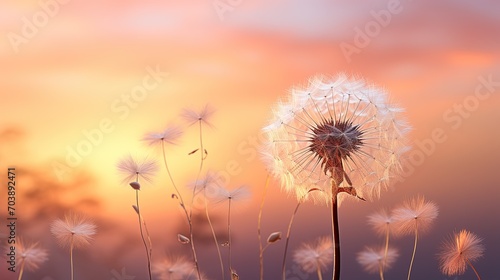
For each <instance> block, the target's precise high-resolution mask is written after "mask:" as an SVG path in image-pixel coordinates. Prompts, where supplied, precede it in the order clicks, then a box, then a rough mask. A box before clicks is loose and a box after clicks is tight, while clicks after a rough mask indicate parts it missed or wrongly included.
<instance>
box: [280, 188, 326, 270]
mask: <svg viewBox="0 0 500 280" xmlns="http://www.w3.org/2000/svg"><path fill="white" fill-rule="evenodd" d="M312 191H320V189H318V188H312V189H309V190H308V191H307V193H306V194H304V195H303V196H302V197H301V198H300V199H299V202H297V206H295V210H294V211H293V214H292V217H290V222H289V223H288V230H287V231H286V241H285V252H284V253H283V263H282V264H281V274H282V279H283V280H286V279H285V277H286V273H285V272H286V271H285V269H286V253H287V252H288V243H289V241H290V234H291V232H292V224H293V220H294V219H295V215H296V214H297V211H298V210H299V206H300V205H301V204H302V202H303V201H304V200H305V198H306V197H307V195H308V194H309V193H310V192H312Z"/></svg>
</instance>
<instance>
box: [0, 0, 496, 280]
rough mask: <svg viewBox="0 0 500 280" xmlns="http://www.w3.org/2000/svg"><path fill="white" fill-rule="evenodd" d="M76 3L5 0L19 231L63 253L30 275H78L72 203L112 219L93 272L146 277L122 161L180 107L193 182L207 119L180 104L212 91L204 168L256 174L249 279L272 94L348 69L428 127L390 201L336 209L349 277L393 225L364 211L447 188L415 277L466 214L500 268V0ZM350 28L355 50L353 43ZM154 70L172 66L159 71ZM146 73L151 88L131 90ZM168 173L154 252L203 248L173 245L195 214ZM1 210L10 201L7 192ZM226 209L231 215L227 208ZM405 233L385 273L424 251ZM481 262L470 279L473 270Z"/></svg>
mask: <svg viewBox="0 0 500 280" xmlns="http://www.w3.org/2000/svg"><path fill="white" fill-rule="evenodd" d="M61 2H63V1H61ZM67 2H68V3H66V4H58V3H59V2H55V0H53V1H50V0H46V1H22V3H20V2H19V1H14V0H7V1H2V4H0V27H1V30H2V38H3V40H0V77H1V78H0V94H1V102H0V112H1V113H0V168H2V169H3V170H6V167H7V166H16V168H17V169H18V170H20V171H19V175H18V181H19V194H18V196H19V198H18V200H19V217H20V219H21V222H20V223H21V226H20V233H19V234H20V235H23V236H26V237H28V238H31V239H36V238H37V237H40V236H41V237H40V239H41V240H43V241H44V242H45V244H46V247H47V248H51V259H50V260H49V262H48V263H47V264H45V265H44V266H43V267H42V269H41V270H40V271H41V272H39V273H40V274H36V273H31V274H30V273H28V274H27V275H26V279H38V278H36V277H34V275H39V276H41V277H44V276H49V277H53V279H62V278H64V277H66V275H67V273H68V269H67V266H64V267H58V266H57V265H56V263H55V262H56V261H58V262H63V263H64V262H66V259H65V252H64V251H63V250H60V249H57V247H56V246H55V242H54V240H53V239H52V237H51V236H50V235H49V234H48V231H47V226H48V224H49V223H50V221H52V220H53V219H55V218H56V217H59V216H61V215H63V212H64V211H65V210H69V209H72V210H79V211H83V212H87V213H88V214H89V215H90V216H93V217H95V219H96V220H97V221H98V223H99V226H100V234H99V235H98V237H97V238H96V241H95V242H96V246H94V247H92V248H91V249H89V250H88V251H89V253H88V254H87V253H82V258H84V257H85V259H86V260H87V264H86V265H87V266H88V267H97V268H96V270H95V273H97V274H98V275H97V276H96V275H93V276H91V275H90V274H84V273H85V272H83V271H81V272H80V273H82V274H81V277H80V278H85V277H93V279H110V278H111V277H112V274H111V272H110V271H111V270H112V269H116V270H120V269H121V268H122V267H127V268H128V270H127V271H130V274H131V275H136V276H137V278H136V279H143V278H145V277H146V274H144V272H145V270H144V258H142V257H143V254H144V252H143V250H142V248H141V247H140V244H141V243H140V239H139V235H138V228H137V225H136V220H135V218H136V217H135V216H134V212H133V211H132V209H131V207H130V205H131V204H133V203H134V198H135V197H134V192H133V191H132V190H131V189H130V188H129V187H128V186H127V185H126V184H124V183H122V180H121V178H120V176H119V174H117V172H116V163H117V161H118V160H120V159H121V158H123V157H124V156H125V155H127V154H129V153H131V154H134V155H136V154H138V155H144V154H151V155H153V154H154V152H153V151H152V150H151V149H148V148H147V147H145V146H144V143H141V141H139V140H140V139H141V137H142V136H143V135H144V134H145V133H146V132H150V131H155V130H161V129H163V128H164V127H165V126H167V125H169V124H175V123H176V124H180V125H183V126H184V127H185V130H186V133H185V135H184V136H183V137H182V139H181V140H180V143H179V144H178V145H177V146H172V147H169V148H168V153H169V160H170V161H171V164H172V172H173V174H174V176H175V178H176V180H178V184H179V185H185V184H187V183H188V182H190V181H192V180H194V179H195V177H196V172H197V169H198V164H199V161H198V159H199V158H198V157H197V156H187V153H188V152H189V151H191V150H193V149H195V148H196V147H197V145H198V142H197V139H198V138H197V137H198V134H197V130H196V127H194V126H192V127H186V126H185V123H184V122H183V121H182V120H181V119H180V118H179V114H180V112H181V111H182V109H183V108H192V109H196V110H197V109H198V108H200V107H202V106H204V104H207V103H209V104H211V106H213V107H214V108H216V113H215V115H214V117H213V119H212V123H213V124H214V126H215V127H214V128H207V129H205V130H204V141H205V146H206V148H207V150H208V152H209V156H208V158H207V160H206V162H205V170H209V169H210V170H214V171H217V170H222V171H224V170H226V171H227V169H228V164H229V165H233V164H237V165H238V168H236V169H237V170H236V171H235V172H234V173H235V175H234V176H230V182H229V184H230V185H231V186H238V185H240V184H248V185H249V186H251V187H252V198H251V200H250V201H249V202H246V203H242V205H240V206H237V209H236V212H235V213H234V232H235V236H236V237H235V244H234V246H235V247H234V251H235V257H234V259H235V260H234V263H235V266H236V268H237V269H238V270H239V271H240V274H241V276H242V279H255V278H256V277H257V272H258V252H257V251H256V249H255V246H256V244H257V243H256V235H255V232H256V228H255V225H256V217H257V211H258V205H259V202H260V199H261V196H262V191H263V184H264V182H265V179H266V173H265V166H264V165H263V163H262V162H261V161H260V160H259V158H258V156H255V155H256V153H257V151H258V150H257V148H256V147H255V145H254V144H257V145H258V144H260V140H258V139H259V138H258V137H259V136H260V134H259V131H260V129H261V127H262V126H263V125H264V124H265V123H266V121H267V120H268V119H269V118H270V116H271V107H272V105H273V104H274V103H275V102H277V101H278V100H279V99H280V98H283V97H285V95H286V94H287V91H288V89H289V88H291V87H292V86H294V85H303V84H305V83H306V82H307V80H308V78H309V77H310V76H312V75H315V74H321V73H323V74H335V73H337V72H341V71H342V72H347V73H349V74H354V75H359V76H363V77H365V78H366V79H368V80H369V81H370V82H373V83H375V84H377V85H379V86H382V87H384V88H386V89H387V90H388V91H389V92H390V93H391V98H392V100H393V101H394V102H396V103H398V104H399V105H400V106H402V107H405V108H406V110H407V113H406V115H407V117H408V120H409V122H410V123H411V124H412V126H413V127H414V130H413V131H412V133H411V134H410V138H411V139H410V140H411V141H412V142H413V143H414V150H413V152H411V153H410V155H413V156H414V161H413V162H412V159H411V157H410V159H409V160H408V161H407V167H408V168H407V170H410V171H408V174H407V176H406V179H405V180H404V182H399V183H397V184H396V185H395V188H394V189H393V190H391V191H389V192H386V193H383V194H382V197H381V199H380V200H379V201H375V202H369V203H345V204H343V205H342V208H341V209H340V219H341V234H342V237H343V239H342V240H341V242H343V243H344V244H345V245H343V247H342V250H343V252H345V253H343V254H344V255H343V267H342V269H343V271H342V274H343V275H344V277H346V278H347V279H359V278H360V277H368V274H366V273H364V272H362V271H361V270H360V266H359V264H357V263H356V260H355V255H356V253H357V252H358V251H360V250H362V249H363V247H364V246H365V245H371V244H376V243H377V242H378V241H379V240H378V238H377V237H375V236H374V235H372V234H371V233H370V230H369V227H368V225H366V215H368V214H369V213H371V212H373V211H375V210H377V209H379V208H381V207H386V208H391V207H393V206H395V205H397V204H398V203H400V202H402V201H403V200H404V199H406V198H408V197H412V196H414V195H417V194H421V195H424V196H426V197H427V198H428V199H430V200H433V201H435V202H436V203H437V204H438V206H439V208H440V216H439V217H438V222H437V223H436V225H435V227H434V228H433V231H432V232H431V234H428V235H427V236H424V237H423V239H422V245H421V246H422V247H420V248H419V252H418V253H419V254H420V255H417V259H416V263H415V267H414V277H415V279H424V278H433V279H435V278H437V277H444V276H441V274H440V273H439V271H438V268H437V265H436V260H435V253H436V252H435V248H436V247H437V246H438V245H439V243H440V242H441V241H442V239H443V238H444V237H446V236H448V234H451V232H453V231H454V230H460V229H462V228H467V229H469V230H471V231H473V232H475V233H476V234H478V235H479V236H481V237H483V238H484V239H485V243H486V244H487V250H486V254H485V257H484V258H483V259H481V260H480V261H479V262H478V263H477V268H478V270H479V271H480V272H482V273H483V276H484V278H485V279H499V278H500V274H499V273H498V272H497V270H496V269H495V267H494V264H495V262H496V260H498V258H500V255H499V253H498V252H500V247H499V243H498V242H497V240H498V236H499V234H500V226H499V225H498V222H496V221H495V220H494V219H495V218H494V216H495V213H496V212H498V206H497V205H498V204H497V201H498V199H499V198H500V192H499V191H498V190H497V187H498V186H499V184H500V180H499V179H498V176H497V174H496V173H497V172H496V170H497V169H498V168H497V167H498V166H499V164H500V146H499V144H498V143H500V132H499V131H498V129H496V126H497V122H498V120H499V119H500V110H499V108H500V96H499V93H500V90H499V87H500V68H499V65H500V53H499V51H498V50H499V49H500V39H499V37H498V34H500V22H499V20H498V16H497V14H498V12H497V11H498V10H499V9H500V5H499V3H497V2H496V1H486V0H484V1H466V0H461V1H439V2H437V3H434V2H425V1H400V2H398V3H399V6H397V8H395V9H396V10H397V11H396V12H393V13H390V12H387V10H388V3H390V2H394V1H370V2H369V3H368V1H354V2H353V1H326V0H323V1H320V0H318V1H298V0H294V1H275V0H273V1H244V0H242V1H240V4H238V5H236V6H235V7H233V8H232V9H230V10H227V11H226V12H224V13H223V14H222V18H221V17H219V15H218V13H217V11H216V10H215V8H214V6H213V3H214V2H215V1H212V0H207V1H196V3H194V2H192V1H188V2H183V3H173V2H172V1H141V2H140V3H139V2H133V1H106V2H104V3H103V2H102V1H78V0H70V1H67ZM221 2H224V1H221ZM228 2H230V1H228ZM233 2H234V3H236V2H238V1H233ZM41 3H52V4H54V3H56V4H55V6H54V5H52V6H50V5H49V6H47V7H49V8H45V9H50V11H51V12H50V13H52V15H50V16H47V22H46V24H45V23H43V22H42V23H40V20H42V21H43V20H44V14H46V13H47V12H46V10H44V7H42V4H41ZM47 11H48V10H47ZM382 11H383V12H382ZM388 13H389V14H390V19H387V18H386V22H384V23H383V25H381V24H377V23H375V21H374V20H375V17H381V16H382V14H383V15H386V16H387V14H388ZM374 15H375V16H374ZM377 15H378V16H377ZM33 20H35V21H36V22H38V24H37V25H35V28H36V29H37V31H33V30H31V31H33V34H32V35H31V34H30V33H29V31H30V30H28V29H29V27H26V26H25V25H26V21H28V22H30V23H33ZM374 24H375V25H376V26H378V29H373V30H372V31H371V32H372V35H370V36H368V37H367V38H365V42H364V43H363V44H362V46H361V45H359V44H358V45H356V43H355V42H356V40H358V41H359V40H361V41H363V39H359V38H357V36H358V35H357V34H358V33H357V32H358V31H357V30H359V29H360V30H365V28H370V27H369V26H370V25H372V26H375V25H374ZM373 28H376V27H373ZM23 30H24V31H25V32H28V33H27V35H26V34H24V35H23ZM27 30H28V31H27ZM20 36H23V38H24V39H22V38H21V39H20ZM28 37H31V38H28ZM19 40H21V41H19ZM366 40H367V41H366ZM358 43H359V42H358ZM342 44H344V45H345V44H350V45H352V46H353V47H356V48H358V51H357V52H355V53H352V54H351V55H350V56H349V57H346V56H345V53H343V51H342V48H341V46H342ZM152 71H157V72H158V71H159V72H162V73H163V74H161V73H160V74H159V75H157V76H155V77H153V78H147V77H148V76H151V74H150V73H151V72H152ZM167 73H168V74H167ZM145 78H146V79H149V80H148V82H149V83H150V84H149V85H152V86H151V90H149V91H147V93H146V94H145V95H144V96H142V97H139V98H135V99H134V98H130V95H131V92H132V91H133V89H134V87H136V86H141V85H142V84H143V82H144V79H145ZM155 78H156V79H155ZM481 79H482V80H483V81H484V80H486V81H488V80H489V81H493V82H490V84H491V85H490V86H489V87H483V88H481V89H479V91H478V92H479V93H480V94H483V95H481V96H479V95H475V91H476V89H477V87H478V86H480V85H481ZM483 84H484V82H483ZM127 96H129V97H127ZM483 96H484V98H483ZM479 97H480V98H479ZM127 98H130V99H127ZM128 100H130V101H128ZM460 106H462V107H460ZM461 108H462V109H461ZM102 122H105V125H104V126H105V129H107V132H104V133H103V134H102V139H99V140H98V141H97V142H96V143H97V144H93V145H91V148H90V151H89V152H88V155H85V156H82V157H81V159H80V160H78V162H77V163H75V164H74V166H69V165H70V163H68V161H67V157H68V153H69V152H68V149H77V147H78V145H84V144H82V143H83V141H86V136H85V132H89V131H95V129H98V128H99V126H100V125H101V123H102ZM435 129H438V130H442V131H443V133H444V135H445V137H446V141H445V142H444V143H437V144H436V146H435V149H433V151H432V152H430V153H429V155H426V156H425V157H424V160H423V162H422V163H418V162H415V159H416V158H417V157H418V153H420V154H421V153H422V152H423V151H422V148H421V146H419V145H418V143H422V142H425V141H426V139H428V138H429V137H431V135H432V131H433V130H435ZM84 131H85V132H84ZM412 153H413V154H412ZM55 165H57V166H59V167H61V166H62V165H65V166H69V167H68V169H67V170H66V169H65V170H66V171H69V172H67V173H64V174H62V173H60V174H59V176H58V175H57V172H55V169H54V166H55ZM229 169H230V168H229ZM412 170H413V171H412ZM163 173H165V172H163ZM3 180H4V179H2V182H3ZM167 182H168V181H167V176H166V175H165V174H161V175H159V176H158V177H157V178H156V179H155V181H154V184H152V185H150V186H146V187H144V190H143V191H141V201H142V202H143V205H144V206H143V215H144V217H145V218H146V219H147V221H148V224H149V226H150V228H151V231H152V236H153V239H154V243H155V244H158V245H157V246H158V247H155V249H156V250H155V257H156V258H160V257H161V256H162V253H163V251H167V249H163V247H165V248H168V250H169V251H170V252H179V253H182V254H185V255H186V256H188V254H189V251H188V250H187V249H186V248H185V247H182V246H180V245H178V244H177V243H176V239H175V235H176V233H177V232H178V231H179V227H183V226H184V220H182V213H181V211H178V207H177V206H176V205H175V203H174V202H173V201H172V200H171V199H169V196H170V190H167V186H170V185H169V184H168V183H167ZM185 194H186V196H188V195H189V194H188V192H187V191H186V192H185ZM4 197H5V196H4V195H2V196H1V200H0V202H1V203H2V205H6V202H5V199H4ZM295 203H296V202H295V201H294V200H293V199H292V198H287V197H286V196H285V195H284V194H282V193H280V191H279V187H278V183H277V181H275V182H273V183H272V186H271V189H270V194H269V196H268V197H267V204H266V207H265V208H264V214H263V215H264V218H263V223H264V224H263V232H264V235H266V236H267V234H269V233H270V232H273V231H278V230H280V231H283V232H284V231H286V225H287V222H288V219H289V215H290V214H291V212H292V211H293V207H294V205H295ZM0 209H2V210H1V211H0V213H1V214H0V217H4V215H5V212H4V207H3V206H0ZM214 215H216V216H217V217H220V218H221V219H222V218H224V217H225V216H224V215H225V211H224V207H222V206H218V207H216V208H215V209H214ZM310 217H315V218H314V219H311V218H310ZM23 219H24V220H25V221H26V222H23ZM166 220H167V221H169V222H168V223H166V222H165V221H166ZM328 221H329V218H328V209H327V208H323V207H319V206H313V205H304V206H303V208H302V209H301V211H300V212H299V214H298V216H297V220H296V225H295V230H296V232H295V234H296V235H295V236H294V240H293V239H292V241H291V246H292V247H291V249H292V250H293V246H295V247H297V246H298V245H299V244H300V243H301V242H303V241H308V240H312V239H314V238H316V237H317V236H319V235H326V234H329V226H328ZM219 222H220V223H222V224H221V226H223V220H220V221H219ZM182 230H184V229H182ZM0 232H4V229H2V230H0ZM264 238H265V237H264ZM2 242H3V240H2ZM367 242H369V244H365V243H367ZM398 242H399V243H397V245H398V246H400V252H401V255H402V256H401V257H400V259H399V261H398V263H397V267H398V268H397V269H394V271H391V272H389V274H388V275H391V278H398V277H399V278H401V277H403V276H401V277H400V276H399V275H404V273H405V271H406V266H407V263H408V262H409V255H410V253H411V252H410V249H409V248H410V247H411V244H410V243H411V240H410V239H409V238H408V239H401V240H399V241H398ZM426 243H427V244H426ZM124 244H132V246H128V247H127V246H124ZM2 245H3V244H2ZM166 245H168V246H166ZM203 246H205V247H202V248H203V249H202V250H201V251H203V253H201V255H202V256H201V260H202V261H201V266H202V268H203V266H204V265H205V267H207V269H206V270H207V273H209V275H210V277H212V278H213V279H217V278H216V277H218V274H217V269H215V268H214V269H210V268H208V267H210V266H208V264H209V263H211V262H210V260H211V259H213V258H214V257H215V252H214V251H213V247H211V246H210V245H203ZM282 249H283V244H278V245H276V246H273V248H271V247H270V249H269V251H268V254H269V255H268V256H267V259H266V261H268V262H269V264H268V265H267V266H266V278H267V277H269V279H273V277H275V278H276V277H278V276H277V275H279V269H276V268H274V267H278V266H279V265H273V264H272V263H276V264H278V263H280V261H279V258H280V254H281V253H282ZM116 256H120V258H117V257H116ZM110 259H112V260H110ZM96 263H97V264H96ZM291 264H292V263H291V262H290V265H291ZM2 265H3V264H2ZM214 267H216V266H214ZM0 269H1V271H0V275H2V277H4V275H7V276H8V277H10V278H7V279H14V277H13V275H11V273H9V272H6V270H5V269H4V267H2V266H0ZM88 273H90V272H88ZM390 273H392V274H390ZM470 273H471V271H468V272H467V277H473V275H472V274H470ZM42 274H43V275H42ZM29 277H31V278H29ZM33 277H34V278H33ZM39 278H40V277H39ZM2 279H4V278H2ZM363 279H367V278H363ZM373 279H375V278H373Z"/></svg>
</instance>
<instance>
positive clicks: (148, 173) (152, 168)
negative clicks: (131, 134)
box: [117, 155, 158, 187]
mask: <svg viewBox="0 0 500 280" xmlns="http://www.w3.org/2000/svg"><path fill="white" fill-rule="evenodd" d="M117 167H118V171H120V173H122V174H123V175H124V178H123V181H124V182H133V181H134V182H137V181H138V179H139V178H142V179H144V180H146V181H147V182H151V181H152V179H153V177H154V175H155V174H156V172H157V171H158V164H157V163H156V161H155V160H152V159H149V158H147V157H145V158H142V159H135V158H133V157H132V156H131V155H128V156H127V157H125V158H123V159H122V160H120V161H119V162H118V165H117ZM132 187H133V186H132Z"/></svg>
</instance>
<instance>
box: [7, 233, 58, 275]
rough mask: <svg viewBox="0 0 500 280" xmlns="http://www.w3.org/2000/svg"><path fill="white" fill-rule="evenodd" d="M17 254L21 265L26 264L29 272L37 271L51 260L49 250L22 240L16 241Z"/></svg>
mask: <svg viewBox="0 0 500 280" xmlns="http://www.w3.org/2000/svg"><path fill="white" fill-rule="evenodd" d="M9 250H10V249H9ZM16 253H17V258H18V260H19V263H20V264H21V263H24V267H25V268H26V269H27V270H29V271H35V270H37V269H38V268H40V266H41V265H42V264H43V263H44V262H46V261H47V260H48V259H49V254H48V253H47V250H45V249H42V248H40V246H38V243H28V242H25V241H24V240H23V239H22V238H19V239H17V241H16Z"/></svg>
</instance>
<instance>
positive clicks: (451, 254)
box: [439, 230, 485, 279]
mask: <svg viewBox="0 0 500 280" xmlns="http://www.w3.org/2000/svg"><path fill="white" fill-rule="evenodd" d="M481 242H482V239H481V238H479V237H478V236H477V235H475V234H473V233H471V232H469V231H467V230H461V231H460V232H459V233H455V234H454V235H453V236H452V237H451V238H449V239H448V240H446V241H445V242H444V243H443V245H442V248H441V252H440V253H439V265H440V268H441V271H442V272H443V273H444V274H446V275H448V276H452V275H457V274H458V275H462V274H464V273H465V269H466V268H467V265H469V266H470V267H471V268H472V270H474V273H476V276H477V278H478V279H481V278H480V277H479V274H478V273H477V270H476V268H475V267H474V266H473V265H472V262H474V261H476V260H478V259H479V258H481V257H482V256H483V254H484V250H485V249H484V246H483V244H481Z"/></svg>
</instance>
